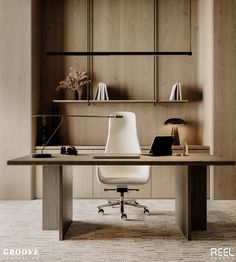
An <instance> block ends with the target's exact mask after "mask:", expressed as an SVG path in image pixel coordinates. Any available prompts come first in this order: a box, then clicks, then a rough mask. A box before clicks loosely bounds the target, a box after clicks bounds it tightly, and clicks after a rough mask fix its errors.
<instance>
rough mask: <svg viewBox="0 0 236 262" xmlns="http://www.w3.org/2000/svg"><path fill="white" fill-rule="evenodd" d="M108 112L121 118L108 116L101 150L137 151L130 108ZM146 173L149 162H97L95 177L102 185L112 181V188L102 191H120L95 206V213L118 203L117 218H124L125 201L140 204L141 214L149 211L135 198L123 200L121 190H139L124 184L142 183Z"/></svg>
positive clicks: (131, 204) (138, 148)
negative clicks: (104, 145) (96, 210)
mask: <svg viewBox="0 0 236 262" xmlns="http://www.w3.org/2000/svg"><path fill="white" fill-rule="evenodd" d="M111 115H122V116H123V118H109V127H108V137H107V143H106V149H105V153H107V154H120V155H122V154H123V155H125V154H140V153H141V149H140V145H139V141H138V136H137V129H136V116H135V114H134V113H132V112H114V113H111ZM149 177H150V166H98V167H97V178H98V181H99V182H100V183H102V184H106V185H116V189H104V191H110V190H116V192H119V193H120V200H115V201H111V200H110V201H108V203H107V204H104V205H100V206H98V213H99V214H104V210H103V209H102V208H103V207H108V206H115V205H120V211H121V218H122V219H127V215H126V214H125V213H124V205H129V206H134V207H139V208H144V214H149V210H148V209H147V207H146V206H143V205H139V203H138V202H137V201H136V200H124V193H125V192H128V191H129V190H130V191H131V190H133V191H139V190H138V189H128V185H141V184H145V183H147V182H148V180H149Z"/></svg>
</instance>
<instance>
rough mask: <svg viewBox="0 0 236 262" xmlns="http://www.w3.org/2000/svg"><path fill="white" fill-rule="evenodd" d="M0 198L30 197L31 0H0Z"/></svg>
mask: <svg viewBox="0 0 236 262" xmlns="http://www.w3.org/2000/svg"><path fill="white" fill-rule="evenodd" d="M0 32H1V41H0V125H1V128H0V199H31V198H32V193H33V192H32V188H33V187H32V175H31V168H30V167H14V166H7V165H6V161H7V160H8V159H12V158H15V157H18V156H21V155H25V154H29V153H30V152H31V1H30V0H20V1H19V0H0Z"/></svg>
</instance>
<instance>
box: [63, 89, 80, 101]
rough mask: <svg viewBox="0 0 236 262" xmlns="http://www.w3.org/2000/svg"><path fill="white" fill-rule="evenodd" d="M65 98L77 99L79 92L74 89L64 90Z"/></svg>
mask: <svg viewBox="0 0 236 262" xmlns="http://www.w3.org/2000/svg"><path fill="white" fill-rule="evenodd" d="M64 99H65V100H76V99H77V92H76V91H74V90H72V89H66V90H64Z"/></svg>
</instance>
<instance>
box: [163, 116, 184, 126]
mask: <svg viewBox="0 0 236 262" xmlns="http://www.w3.org/2000/svg"><path fill="white" fill-rule="evenodd" d="M185 124H186V122H185V121H184V120H183V119H181V118H176V117H174V118H169V119H167V120H166V121H165V123H164V125H185Z"/></svg>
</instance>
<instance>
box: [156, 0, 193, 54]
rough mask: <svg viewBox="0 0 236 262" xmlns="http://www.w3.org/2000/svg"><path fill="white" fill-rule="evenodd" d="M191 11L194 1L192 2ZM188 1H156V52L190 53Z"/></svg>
mask: <svg viewBox="0 0 236 262" xmlns="http://www.w3.org/2000/svg"><path fill="white" fill-rule="evenodd" d="M192 2H193V6H192V11H193V13H194V5H195V2H196V1H192ZM190 3H191V1H190V0H178V1H176V0H158V12H157V23H158V37H157V50H158V51H190V30H191V25H190Z"/></svg>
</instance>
